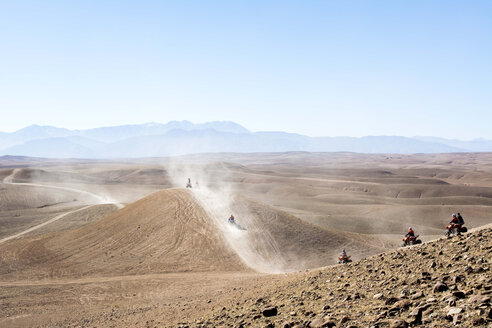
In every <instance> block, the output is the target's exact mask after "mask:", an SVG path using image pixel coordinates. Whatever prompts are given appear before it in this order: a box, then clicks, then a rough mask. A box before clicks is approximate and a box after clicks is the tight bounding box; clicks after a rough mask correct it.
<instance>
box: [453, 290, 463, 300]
mask: <svg viewBox="0 0 492 328" xmlns="http://www.w3.org/2000/svg"><path fill="white" fill-rule="evenodd" d="M453 296H454V297H456V298H465V293H463V292H462V291H459V290H458V291H455V292H453Z"/></svg>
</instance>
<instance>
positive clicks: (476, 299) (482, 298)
mask: <svg viewBox="0 0 492 328" xmlns="http://www.w3.org/2000/svg"><path fill="white" fill-rule="evenodd" d="M468 303H477V304H482V303H486V304H487V303H490V297H488V296H486V295H474V296H472V297H470V298H469V299H468Z"/></svg>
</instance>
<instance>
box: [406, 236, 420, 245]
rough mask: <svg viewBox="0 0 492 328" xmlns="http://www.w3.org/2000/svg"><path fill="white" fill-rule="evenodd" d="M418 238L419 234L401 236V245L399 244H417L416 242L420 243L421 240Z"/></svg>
mask: <svg viewBox="0 0 492 328" xmlns="http://www.w3.org/2000/svg"><path fill="white" fill-rule="evenodd" d="M418 238H419V235H417V236H413V237H412V236H408V237H405V238H403V239H402V240H403V245H401V246H402V247H405V246H410V245H417V244H422V240H420V239H418Z"/></svg>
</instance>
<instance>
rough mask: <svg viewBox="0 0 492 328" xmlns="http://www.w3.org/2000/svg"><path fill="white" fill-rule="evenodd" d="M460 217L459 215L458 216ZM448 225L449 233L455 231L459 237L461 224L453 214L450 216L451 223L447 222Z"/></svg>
mask: <svg viewBox="0 0 492 328" xmlns="http://www.w3.org/2000/svg"><path fill="white" fill-rule="evenodd" d="M458 214H459V213H458ZM460 217H461V215H460ZM461 220H463V217H462V218H461ZM449 224H450V230H451V231H456V232H457V233H458V235H461V232H460V229H461V226H462V223H461V222H460V219H459V218H458V216H457V215H456V214H454V213H453V215H451V221H450V222H449Z"/></svg>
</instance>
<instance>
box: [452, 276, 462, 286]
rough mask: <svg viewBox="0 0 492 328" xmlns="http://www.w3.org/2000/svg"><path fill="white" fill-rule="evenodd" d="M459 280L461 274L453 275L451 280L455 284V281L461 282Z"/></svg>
mask: <svg viewBox="0 0 492 328" xmlns="http://www.w3.org/2000/svg"><path fill="white" fill-rule="evenodd" d="M461 280H462V278H461V276H453V278H452V279H451V282H452V283H453V284H455V285H456V284H457V283H459V282H461Z"/></svg>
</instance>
